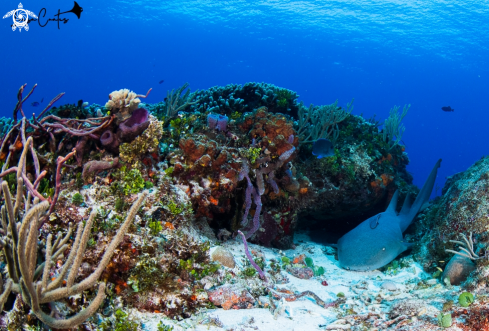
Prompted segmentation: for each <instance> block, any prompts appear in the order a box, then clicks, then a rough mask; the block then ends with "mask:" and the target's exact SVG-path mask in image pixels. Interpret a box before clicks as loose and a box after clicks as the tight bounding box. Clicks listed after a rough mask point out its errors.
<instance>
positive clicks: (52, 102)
mask: <svg viewBox="0 0 489 331" xmlns="http://www.w3.org/2000/svg"><path fill="white" fill-rule="evenodd" d="M63 95H65V92H61V93H60V94H58V95H57V96H55V97H54V98H53V100H51V101H50V102H49V103H48V105H47V106H46V108H44V110H43V111H42V112H41V113H40V114H39V116H37V119H40V118H41V116H42V115H44V113H45V112H47V111H48V109H49V108H51V106H52V105H53V104H54V103H55V102H56V101H58V100H59V99H60V98H61V97H62V96H63Z"/></svg>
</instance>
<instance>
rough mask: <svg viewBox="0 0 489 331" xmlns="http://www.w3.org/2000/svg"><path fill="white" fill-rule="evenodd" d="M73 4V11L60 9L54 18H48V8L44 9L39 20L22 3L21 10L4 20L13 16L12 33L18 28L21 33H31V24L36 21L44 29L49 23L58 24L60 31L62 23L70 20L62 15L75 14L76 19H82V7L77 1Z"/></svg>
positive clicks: (11, 13) (12, 12) (9, 13)
mask: <svg viewBox="0 0 489 331" xmlns="http://www.w3.org/2000/svg"><path fill="white" fill-rule="evenodd" d="M73 2H74V4H73V8H71V10H68V11H64V12H61V9H58V13H57V14H54V15H53V16H54V18H46V13H47V10H46V8H42V9H41V10H40V11H39V18H38V17H37V16H36V15H34V13H33V12H31V11H28V10H26V9H24V8H23V6H22V4H21V3H20V4H19V8H17V9H14V10H11V11H9V12H8V13H7V14H6V15H5V16H4V17H3V18H7V17H10V16H12V19H13V20H14V23H13V24H12V25H11V27H12V31H15V30H17V28H19V31H22V28H24V29H25V30H26V31H29V23H31V22H34V21H37V23H39V26H40V27H42V28H43V27H45V26H46V25H47V24H48V23H49V22H56V23H58V30H59V23H60V22H62V23H63V24H66V23H68V21H69V18H66V17H61V15H65V14H68V13H73V14H75V15H76V17H78V19H80V16H81V13H82V12H83V8H82V7H80V5H79V4H78V3H77V2H76V1H73ZM41 20H42V22H41Z"/></svg>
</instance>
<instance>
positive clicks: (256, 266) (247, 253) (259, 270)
mask: <svg viewBox="0 0 489 331" xmlns="http://www.w3.org/2000/svg"><path fill="white" fill-rule="evenodd" d="M238 233H239V234H240V235H241V238H242V239H243V245H244V248H245V254H246V257H247V258H248V260H249V261H250V263H251V265H252V266H253V268H255V270H256V271H257V272H258V274H259V275H260V278H261V279H262V280H264V281H267V277H265V273H264V272H263V270H261V268H260V267H259V266H258V264H256V262H255V261H254V260H253V257H252V256H251V254H250V251H249V250H248V243H247V242H246V238H245V235H244V234H243V232H241V231H239V230H238Z"/></svg>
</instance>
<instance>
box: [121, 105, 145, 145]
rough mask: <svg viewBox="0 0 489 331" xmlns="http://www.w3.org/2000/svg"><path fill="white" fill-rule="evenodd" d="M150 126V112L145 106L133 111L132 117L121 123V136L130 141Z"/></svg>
mask: <svg viewBox="0 0 489 331" xmlns="http://www.w3.org/2000/svg"><path fill="white" fill-rule="evenodd" d="M148 126H149V112H148V111H147V110H146V109H144V108H138V109H136V110H135V111H133V113H132V115H131V117H129V118H128V119H127V120H125V121H124V122H122V123H121V124H120V125H119V130H120V137H121V139H122V140H124V141H127V142H130V141H132V140H134V138H136V137H137V136H139V135H140V134H141V133H143V131H144V130H146V129H147V128H148Z"/></svg>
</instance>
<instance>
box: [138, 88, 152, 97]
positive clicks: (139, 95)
mask: <svg viewBox="0 0 489 331" xmlns="http://www.w3.org/2000/svg"><path fill="white" fill-rule="evenodd" d="M152 89H153V88H150V89H149V90H148V92H146V95H144V94H138V95H136V98H144V99H146V98H147V97H148V95H149V92H151V90H152Z"/></svg>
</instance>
